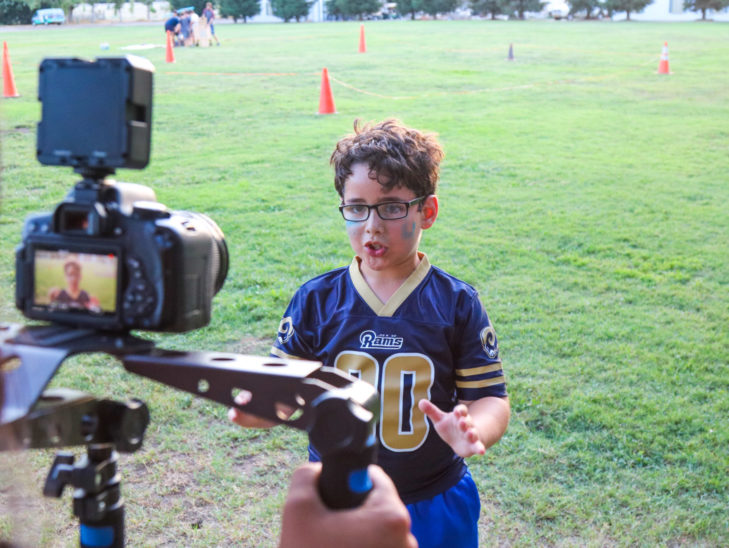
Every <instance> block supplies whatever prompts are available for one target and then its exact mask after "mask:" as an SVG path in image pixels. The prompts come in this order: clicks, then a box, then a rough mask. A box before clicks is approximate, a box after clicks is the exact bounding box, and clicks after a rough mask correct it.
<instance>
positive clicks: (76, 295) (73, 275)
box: [48, 260, 100, 312]
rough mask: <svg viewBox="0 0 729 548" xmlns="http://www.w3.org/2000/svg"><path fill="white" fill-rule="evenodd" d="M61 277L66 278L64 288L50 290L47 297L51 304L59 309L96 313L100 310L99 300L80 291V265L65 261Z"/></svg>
mask: <svg viewBox="0 0 729 548" xmlns="http://www.w3.org/2000/svg"><path fill="white" fill-rule="evenodd" d="M63 275H64V276H65V278H66V288H65V289H59V288H57V287H53V288H51V289H50V291H49V292H48V297H49V298H50V300H51V304H52V305H54V306H56V307H59V308H69V309H75V310H90V311H95V312H98V311H99V310H100V307H99V299H97V298H96V297H92V296H91V295H89V294H88V293H87V292H86V291H85V290H83V289H81V265H80V264H79V263H78V262H76V261H73V260H71V261H67V262H66V263H65V264H64V265H63Z"/></svg>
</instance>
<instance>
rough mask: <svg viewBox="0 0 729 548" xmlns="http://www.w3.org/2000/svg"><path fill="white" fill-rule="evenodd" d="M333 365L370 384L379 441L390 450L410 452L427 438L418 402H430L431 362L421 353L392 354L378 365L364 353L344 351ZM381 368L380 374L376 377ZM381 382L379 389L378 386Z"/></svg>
mask: <svg viewBox="0 0 729 548" xmlns="http://www.w3.org/2000/svg"><path fill="white" fill-rule="evenodd" d="M334 366H335V367H336V368H337V369H339V370H341V371H344V372H345V373H349V374H350V375H352V376H353V377H357V378H359V379H361V380H363V381H365V382H368V383H370V384H371V385H372V386H374V387H375V388H377V390H378V392H379V393H380V397H381V400H382V401H381V410H380V442H381V443H382V445H384V446H385V447H387V448H388V449H390V450H391V451H414V450H415V449H417V448H418V447H420V446H421V445H422V444H423V442H424V441H425V438H426V437H427V435H428V430H429V429H430V424H429V423H428V420H427V419H426V417H425V415H424V414H423V412H422V411H420V409H418V402H419V401H420V400H421V399H423V398H425V399H430V389H431V387H432V386H433V374H434V368H433V362H431V361H430V359H429V358H428V357H427V356H425V355H423V354H406V353H401V354H393V355H391V356H390V357H389V358H387V359H386V360H385V363H383V364H382V365H380V364H379V363H378V362H377V360H376V359H375V358H373V357H372V356H370V355H369V354H367V353H366V352H357V351H345V352H342V353H340V354H339V355H338V356H337V358H336V360H335V361H334ZM380 367H382V375H380V371H379V369H380ZM378 379H382V380H381V383H382V386H378Z"/></svg>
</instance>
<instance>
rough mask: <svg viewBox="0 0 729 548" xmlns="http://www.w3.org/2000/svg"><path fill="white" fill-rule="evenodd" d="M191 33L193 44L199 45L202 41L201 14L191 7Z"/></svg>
mask: <svg viewBox="0 0 729 548" xmlns="http://www.w3.org/2000/svg"><path fill="white" fill-rule="evenodd" d="M190 33H191V34H192V44H193V45H194V46H197V45H198V44H199V43H200V16H199V15H198V14H197V13H195V10H194V9H193V8H190Z"/></svg>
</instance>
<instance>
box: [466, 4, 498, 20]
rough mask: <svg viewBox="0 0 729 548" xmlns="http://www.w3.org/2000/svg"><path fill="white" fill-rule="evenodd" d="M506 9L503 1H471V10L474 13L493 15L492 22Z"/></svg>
mask: <svg viewBox="0 0 729 548" xmlns="http://www.w3.org/2000/svg"><path fill="white" fill-rule="evenodd" d="M504 7H505V6H504V1H503V0H471V9H472V10H473V12H474V13H478V14H480V15H491V19H492V20H493V19H496V16H497V15H501V14H502V13H504Z"/></svg>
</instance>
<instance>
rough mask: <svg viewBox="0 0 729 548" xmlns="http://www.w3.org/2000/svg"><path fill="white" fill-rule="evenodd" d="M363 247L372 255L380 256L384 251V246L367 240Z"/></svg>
mask: <svg viewBox="0 0 729 548" xmlns="http://www.w3.org/2000/svg"><path fill="white" fill-rule="evenodd" d="M365 248H366V249H367V252H368V253H369V254H370V256H372V257H380V256H382V255H383V254H384V253H385V246H383V245H382V244H378V243H377V242H367V243H366V244H365Z"/></svg>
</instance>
